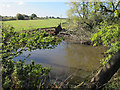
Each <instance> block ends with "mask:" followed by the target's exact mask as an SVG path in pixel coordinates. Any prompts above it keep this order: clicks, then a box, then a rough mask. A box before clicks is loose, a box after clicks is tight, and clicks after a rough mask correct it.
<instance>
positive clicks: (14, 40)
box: [1, 26, 61, 89]
mask: <svg viewBox="0 0 120 90" xmlns="http://www.w3.org/2000/svg"><path fill="white" fill-rule="evenodd" d="M2 30H3V32H2V48H1V49H2V51H1V53H2V87H3V89H6V88H8V89H16V88H32V89H36V88H39V89H40V88H47V83H48V82H47V80H48V73H49V71H50V68H44V67H41V65H39V64H34V62H33V61H32V63H31V64H25V60H19V61H18V62H15V61H14V60H13V57H17V56H18V55H20V54H22V52H23V51H26V50H28V51H31V50H35V49H52V48H54V47H56V46H57V44H58V43H59V42H61V39H58V38H57V37H53V36H52V35H50V36H46V32H41V31H34V32H32V33H18V32H15V31H14V28H13V27H6V26H3V28H2ZM29 56H30V55H28V56H27V57H29Z"/></svg>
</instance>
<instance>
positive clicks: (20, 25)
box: [3, 19, 66, 32]
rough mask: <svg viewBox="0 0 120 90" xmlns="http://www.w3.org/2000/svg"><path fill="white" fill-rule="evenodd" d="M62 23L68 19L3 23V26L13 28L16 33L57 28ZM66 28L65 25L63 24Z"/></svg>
mask: <svg viewBox="0 0 120 90" xmlns="http://www.w3.org/2000/svg"><path fill="white" fill-rule="evenodd" d="M60 22H61V23H65V22H66V19H41V20H14V21H3V24H5V25H9V26H13V27H14V28H15V31H17V32H21V31H22V30H33V29H38V28H47V27H56V26H58V25H59V24H60ZM62 26H65V24H62Z"/></svg>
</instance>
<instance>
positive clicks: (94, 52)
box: [14, 42, 105, 83]
mask: <svg viewBox="0 0 120 90" xmlns="http://www.w3.org/2000/svg"><path fill="white" fill-rule="evenodd" d="M104 51H105V48H104V47H92V46H87V45H81V44H70V43H69V44H68V43H66V42H62V43H61V44H59V45H58V46H57V47H56V48H55V49H45V50H40V49H37V50H33V51H31V52H30V51H25V52H23V54H22V55H20V56H19V57H16V58H14V60H18V59H22V60H23V59H24V58H25V57H26V56H27V55H28V54H31V56H30V57H29V58H28V59H27V60H26V62H27V63H29V62H30V60H34V61H35V63H39V64H41V65H43V66H45V67H51V72H50V78H51V80H55V79H57V80H58V81H63V80H65V79H66V78H67V77H69V76H70V75H71V81H72V82H73V83H74V82H78V83H79V82H81V81H82V80H84V79H85V78H86V77H87V76H88V75H90V74H91V73H92V72H93V71H94V70H96V69H97V68H99V66H100V59H102V58H103V55H102V53H103V52H104Z"/></svg>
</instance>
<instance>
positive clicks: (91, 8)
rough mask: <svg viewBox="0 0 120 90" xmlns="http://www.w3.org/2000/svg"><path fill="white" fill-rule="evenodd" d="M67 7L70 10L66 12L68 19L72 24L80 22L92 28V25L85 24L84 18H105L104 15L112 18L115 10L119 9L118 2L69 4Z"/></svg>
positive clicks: (119, 3) (119, 2)
mask: <svg viewBox="0 0 120 90" xmlns="http://www.w3.org/2000/svg"><path fill="white" fill-rule="evenodd" d="M68 5H69V6H70V9H69V10H68V17H69V18H70V19H71V20H72V21H73V22H81V23H84V24H87V25H88V26H90V27H91V28H92V27H93V25H90V23H88V22H87V20H86V18H87V19H90V18H93V17H96V16H99V17H100V16H101V17H102V18H104V17H105V18H106V15H107V16H108V15H109V17H110V16H111V17H113V15H114V12H115V10H118V9H119V7H120V1H118V0H116V1H114V2H113V1H111V2H70V3H68ZM101 13H102V14H101ZM93 23H94V22H93Z"/></svg>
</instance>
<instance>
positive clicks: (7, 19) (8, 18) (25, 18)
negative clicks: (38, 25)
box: [0, 13, 66, 21]
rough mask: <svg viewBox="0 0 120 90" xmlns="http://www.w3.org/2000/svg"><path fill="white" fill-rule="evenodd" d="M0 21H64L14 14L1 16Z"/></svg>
mask: <svg viewBox="0 0 120 90" xmlns="http://www.w3.org/2000/svg"><path fill="white" fill-rule="evenodd" d="M0 17H1V19H0V21H10V20H37V19H66V18H60V17H54V16H45V17H38V16H37V15H36V14H34V13H33V14H31V15H30V16H28V15H25V14H20V13H18V14H16V16H1V15H0Z"/></svg>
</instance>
